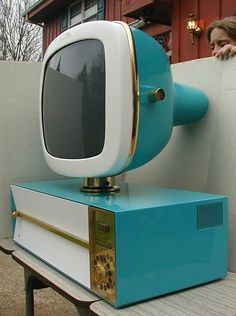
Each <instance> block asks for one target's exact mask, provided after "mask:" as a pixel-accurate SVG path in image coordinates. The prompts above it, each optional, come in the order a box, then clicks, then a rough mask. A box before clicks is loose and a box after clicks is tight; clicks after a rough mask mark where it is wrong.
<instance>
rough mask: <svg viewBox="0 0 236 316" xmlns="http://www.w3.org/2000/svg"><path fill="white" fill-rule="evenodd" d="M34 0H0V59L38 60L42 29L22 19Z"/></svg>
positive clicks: (40, 53)
mask: <svg viewBox="0 0 236 316" xmlns="http://www.w3.org/2000/svg"><path fill="white" fill-rule="evenodd" d="M32 2H34V0H0V60H10V59H11V60H17V61H20V60H22V61H39V60H40V59H41V55H42V29H41V27H39V26H37V25H33V24H30V23H27V22H25V21H24V18H23V17H22V13H23V12H24V11H26V9H27V8H28V7H29V6H30V5H31V4H32Z"/></svg>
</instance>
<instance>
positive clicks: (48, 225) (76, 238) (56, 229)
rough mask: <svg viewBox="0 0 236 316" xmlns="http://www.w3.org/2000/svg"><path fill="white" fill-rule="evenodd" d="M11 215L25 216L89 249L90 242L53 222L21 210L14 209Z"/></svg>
mask: <svg viewBox="0 0 236 316" xmlns="http://www.w3.org/2000/svg"><path fill="white" fill-rule="evenodd" d="M11 216H12V217H14V218H17V217H22V218H24V219H25V220H26V221H28V222H30V223H32V224H34V225H37V226H39V227H41V228H43V229H45V230H47V231H49V232H51V233H53V234H55V235H58V236H60V237H62V238H64V239H67V240H69V241H71V242H73V243H75V244H77V245H80V246H81V247H84V248H86V249H89V242H88V241H86V240H84V239H82V238H79V237H77V236H75V235H73V234H71V233H68V232H67V231H65V230H63V229H61V228H58V227H55V226H53V225H51V224H48V223H46V222H44V221H42V220H40V219H37V218H35V217H33V216H30V215H28V214H25V213H23V212H21V211H12V212H11Z"/></svg>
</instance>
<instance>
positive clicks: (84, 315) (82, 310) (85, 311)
mask: <svg viewBox="0 0 236 316" xmlns="http://www.w3.org/2000/svg"><path fill="white" fill-rule="evenodd" d="M75 307H76V309H77V311H78V313H79V316H89V308H88V307H80V306H78V305H75Z"/></svg>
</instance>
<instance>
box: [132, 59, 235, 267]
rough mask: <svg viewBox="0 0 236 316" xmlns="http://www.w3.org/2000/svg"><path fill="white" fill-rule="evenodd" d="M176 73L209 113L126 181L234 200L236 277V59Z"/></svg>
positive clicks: (178, 67) (176, 133)
mask: <svg viewBox="0 0 236 316" xmlns="http://www.w3.org/2000/svg"><path fill="white" fill-rule="evenodd" d="M172 71H173V78H174V81H175V82H181V83H185V84H189V85H192V86H195V87H198V88H200V89H202V90H203V91H204V92H205V93H206V94H207V96H208V98H209V101H210V107H209V111H208V113H207V115H206V116H205V117H204V118H203V119H202V120H201V121H199V122H198V123H194V124H190V125H188V126H180V127H175V128H174V130H173V134H172V137H171V140H170V142H169V144H168V145H167V146H166V148H165V149H164V150H163V151H162V152H161V153H160V154H159V156H157V157H156V158H155V159H153V160H152V161H151V162H150V163H148V164H147V165H145V166H143V167H141V168H139V169H136V170H134V171H131V172H128V173H127V174H126V181H130V182H142V183H147V184H153V185H160V186H166V187H173V188H183V189H189V190H195V191H202V192H210V193H218V194H224V195H227V196H229V229H230V235H229V251H230V257H229V269H230V270H231V271H234V272H236V58H233V59H232V60H228V61H220V60H218V59H216V58H214V57H211V58H205V59H199V60H194V61H190V62H185V63H180V64H175V65H172ZM149 141H152V140H151V139H150V140H149Z"/></svg>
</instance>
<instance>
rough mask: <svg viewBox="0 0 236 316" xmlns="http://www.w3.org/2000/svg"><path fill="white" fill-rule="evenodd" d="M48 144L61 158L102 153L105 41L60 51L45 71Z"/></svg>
mask: <svg viewBox="0 0 236 316" xmlns="http://www.w3.org/2000/svg"><path fill="white" fill-rule="evenodd" d="M42 120H43V135H44V140H45V146H46V148H47V151H48V153H49V154H51V155H52V156H54V157H58V158H65V159H82V158H89V157H93V156H96V155H99V154H100V153H101V152H102V149H103V146H104V140H105V54H104V47H103V44H102V42H101V41H99V40H96V39H88V40H82V41H79V42H76V43H73V44H70V45H68V46H66V47H64V48H62V49H60V50H59V51H57V52H56V53H55V54H54V55H53V56H52V57H51V58H50V60H49V61H48V63H47V65H46V70H45V78H44V89H43V98H42Z"/></svg>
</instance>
